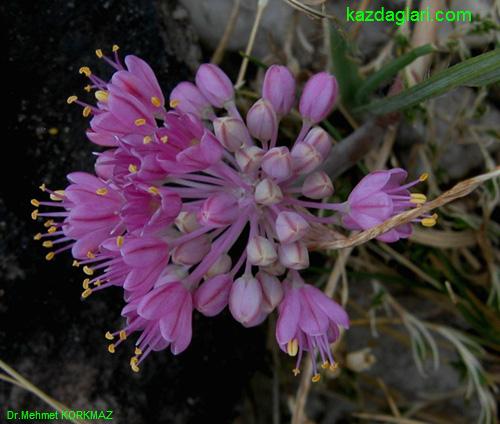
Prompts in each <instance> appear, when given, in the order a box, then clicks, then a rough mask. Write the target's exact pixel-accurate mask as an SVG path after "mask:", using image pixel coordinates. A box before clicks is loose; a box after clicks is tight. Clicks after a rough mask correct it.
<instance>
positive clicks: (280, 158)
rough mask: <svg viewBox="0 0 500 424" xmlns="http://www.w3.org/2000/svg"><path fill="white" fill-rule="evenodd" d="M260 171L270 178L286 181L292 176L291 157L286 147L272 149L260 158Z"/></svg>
mask: <svg viewBox="0 0 500 424" xmlns="http://www.w3.org/2000/svg"><path fill="white" fill-rule="evenodd" d="M262 169H263V170H264V172H265V173H266V174H267V175H269V176H270V177H272V178H275V179H277V180H286V179H287V178H288V177H290V176H291V175H292V156H291V155H290V151H289V150H288V147H273V148H272V149H269V151H268V152H267V153H266V154H265V155H264V157H263V158H262Z"/></svg>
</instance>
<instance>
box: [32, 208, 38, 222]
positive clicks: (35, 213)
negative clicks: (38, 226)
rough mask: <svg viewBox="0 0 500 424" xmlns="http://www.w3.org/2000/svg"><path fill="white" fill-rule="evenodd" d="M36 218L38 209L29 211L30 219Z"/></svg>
mask: <svg viewBox="0 0 500 424" xmlns="http://www.w3.org/2000/svg"><path fill="white" fill-rule="evenodd" d="M37 218H38V209H35V210H34V211H33V212H31V219H33V220H36V219H37Z"/></svg>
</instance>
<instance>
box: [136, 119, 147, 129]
mask: <svg viewBox="0 0 500 424" xmlns="http://www.w3.org/2000/svg"><path fill="white" fill-rule="evenodd" d="M134 124H135V125H137V126H138V127H142V126H143V125H146V120H145V119H144V118H137V119H136V120H135V121H134Z"/></svg>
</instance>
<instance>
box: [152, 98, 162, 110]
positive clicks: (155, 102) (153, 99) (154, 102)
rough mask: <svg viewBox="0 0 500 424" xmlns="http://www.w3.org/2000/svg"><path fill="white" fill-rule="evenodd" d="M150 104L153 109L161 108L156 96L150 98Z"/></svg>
mask: <svg viewBox="0 0 500 424" xmlns="http://www.w3.org/2000/svg"><path fill="white" fill-rule="evenodd" d="M151 104H152V105H153V106H155V107H160V106H161V100H160V99H159V98H158V97H156V96H153V97H151Z"/></svg>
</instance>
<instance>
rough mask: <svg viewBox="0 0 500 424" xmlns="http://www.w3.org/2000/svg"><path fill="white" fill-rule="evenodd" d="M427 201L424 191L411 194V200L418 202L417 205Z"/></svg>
mask: <svg viewBox="0 0 500 424" xmlns="http://www.w3.org/2000/svg"><path fill="white" fill-rule="evenodd" d="M426 201H427V196H426V195H425V194H422V193H412V194H411V195H410V202H411V203H416V204H417V205H421V204H424V203H425V202H426Z"/></svg>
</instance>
